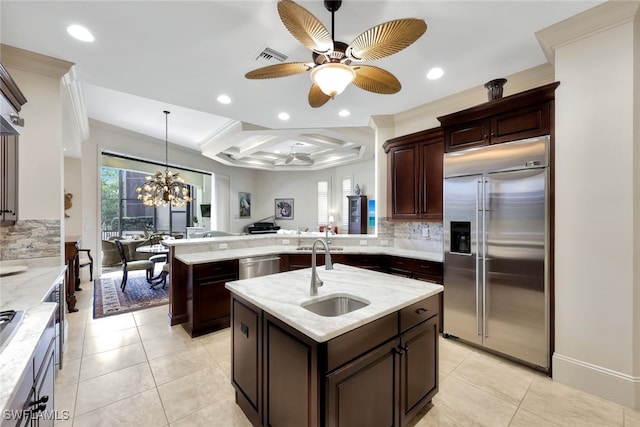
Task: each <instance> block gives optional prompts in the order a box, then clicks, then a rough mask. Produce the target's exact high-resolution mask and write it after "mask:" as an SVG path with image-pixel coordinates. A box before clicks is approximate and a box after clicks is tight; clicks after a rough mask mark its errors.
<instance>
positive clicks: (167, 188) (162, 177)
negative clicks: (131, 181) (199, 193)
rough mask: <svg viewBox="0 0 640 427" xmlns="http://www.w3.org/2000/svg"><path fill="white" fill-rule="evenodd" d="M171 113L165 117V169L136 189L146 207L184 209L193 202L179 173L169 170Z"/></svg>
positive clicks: (166, 112)
mask: <svg viewBox="0 0 640 427" xmlns="http://www.w3.org/2000/svg"><path fill="white" fill-rule="evenodd" d="M169 114H170V112H169V111H164V115H165V116H164V117H165V167H164V172H162V171H158V172H156V174H155V175H154V176H147V177H146V178H145V179H146V181H145V183H144V184H142V185H141V186H140V187H138V188H136V193H138V200H142V203H143V204H144V205H145V206H152V207H156V208H157V207H160V206H167V205H169V204H171V206H173V207H184V206H185V205H186V204H187V203H188V202H190V201H191V197H189V187H188V185H187V184H185V183H184V180H183V179H182V178H181V177H180V174H179V173H173V172H171V171H170V170H169Z"/></svg>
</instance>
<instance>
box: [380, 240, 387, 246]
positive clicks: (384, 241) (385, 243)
mask: <svg viewBox="0 0 640 427" xmlns="http://www.w3.org/2000/svg"><path fill="white" fill-rule="evenodd" d="M380 246H389V241H388V240H387V239H383V240H380Z"/></svg>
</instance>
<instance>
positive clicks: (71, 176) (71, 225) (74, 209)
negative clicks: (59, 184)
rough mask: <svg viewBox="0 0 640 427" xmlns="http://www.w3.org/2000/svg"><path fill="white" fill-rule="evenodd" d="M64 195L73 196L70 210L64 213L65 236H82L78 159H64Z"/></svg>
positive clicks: (80, 184) (80, 183)
mask: <svg viewBox="0 0 640 427" xmlns="http://www.w3.org/2000/svg"><path fill="white" fill-rule="evenodd" d="M64 193H65V194H67V193H69V194H72V195H73V198H72V199H71V208H70V209H66V210H65V211H64V212H65V214H66V215H65V218H64V232H65V235H67V236H82V217H83V211H82V162H81V161H80V159H76V158H72V157H65V158H64ZM63 208H64V206H63ZM67 215H68V217H67Z"/></svg>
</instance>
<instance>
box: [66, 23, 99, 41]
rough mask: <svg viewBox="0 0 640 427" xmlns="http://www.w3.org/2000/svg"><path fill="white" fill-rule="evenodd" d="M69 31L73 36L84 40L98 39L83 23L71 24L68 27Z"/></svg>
mask: <svg viewBox="0 0 640 427" xmlns="http://www.w3.org/2000/svg"><path fill="white" fill-rule="evenodd" d="M67 33H69V34H70V35H71V37H73V38H75V39H78V40H80V41H83V42H92V41H95V39H96V38H95V37H93V34H91V32H90V31H89V30H87V28H86V27H83V26H82V25H69V26H68V27H67Z"/></svg>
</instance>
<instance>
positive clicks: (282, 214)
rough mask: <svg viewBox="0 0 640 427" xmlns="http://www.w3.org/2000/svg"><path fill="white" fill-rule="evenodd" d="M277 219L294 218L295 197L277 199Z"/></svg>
mask: <svg viewBox="0 0 640 427" xmlns="http://www.w3.org/2000/svg"><path fill="white" fill-rule="evenodd" d="M276 219H293V199H276Z"/></svg>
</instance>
